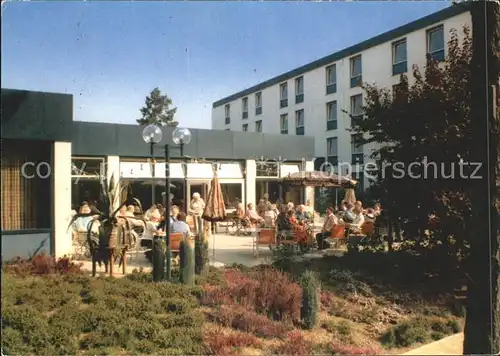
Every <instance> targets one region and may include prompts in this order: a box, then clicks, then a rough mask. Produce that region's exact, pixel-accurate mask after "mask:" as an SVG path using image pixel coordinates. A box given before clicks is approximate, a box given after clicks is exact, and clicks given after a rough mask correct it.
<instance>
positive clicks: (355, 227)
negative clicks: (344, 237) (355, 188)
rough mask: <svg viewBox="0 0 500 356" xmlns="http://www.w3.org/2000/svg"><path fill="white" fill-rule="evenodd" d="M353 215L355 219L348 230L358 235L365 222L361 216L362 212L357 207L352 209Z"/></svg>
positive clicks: (362, 215)
mask: <svg viewBox="0 0 500 356" xmlns="http://www.w3.org/2000/svg"><path fill="white" fill-rule="evenodd" d="M353 213H354V215H355V217H354V220H353V221H352V223H350V224H349V230H350V231H351V232H354V233H360V232H361V226H362V225H363V223H364V222H365V216H364V214H363V210H362V209H361V208H360V207H359V206H357V207H356V208H354V210H353Z"/></svg>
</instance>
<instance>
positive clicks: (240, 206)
mask: <svg viewBox="0 0 500 356" xmlns="http://www.w3.org/2000/svg"><path fill="white" fill-rule="evenodd" d="M236 216H237V217H238V219H240V220H243V219H244V218H245V209H243V203H238V205H237V207H236Z"/></svg>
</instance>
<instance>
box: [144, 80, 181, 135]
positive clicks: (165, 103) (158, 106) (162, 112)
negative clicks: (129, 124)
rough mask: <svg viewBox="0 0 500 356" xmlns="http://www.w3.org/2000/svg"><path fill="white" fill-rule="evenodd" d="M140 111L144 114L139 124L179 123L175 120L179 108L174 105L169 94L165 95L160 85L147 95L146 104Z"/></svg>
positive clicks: (173, 124)
mask: <svg viewBox="0 0 500 356" xmlns="http://www.w3.org/2000/svg"><path fill="white" fill-rule="evenodd" d="M139 111H140V112H141V115H142V117H141V118H140V119H138V120H137V123H138V124H139V125H149V124H155V125H158V126H165V125H168V126H173V127H176V126H177V125H178V122H177V121H174V115H175V113H176V111H177V108H174V107H172V99H170V98H169V97H168V95H163V94H162V93H161V90H160V88H158V87H156V88H154V89H153V90H152V91H151V93H150V94H149V96H147V97H146V101H145V105H144V106H143V107H142V108H141V109H140V110H139Z"/></svg>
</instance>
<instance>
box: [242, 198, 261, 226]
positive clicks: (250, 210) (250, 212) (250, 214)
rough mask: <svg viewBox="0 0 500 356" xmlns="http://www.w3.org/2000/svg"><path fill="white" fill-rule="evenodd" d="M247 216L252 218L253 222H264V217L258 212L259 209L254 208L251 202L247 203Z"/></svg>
mask: <svg viewBox="0 0 500 356" xmlns="http://www.w3.org/2000/svg"><path fill="white" fill-rule="evenodd" d="M246 216H247V218H248V219H250V222H251V223H252V224H255V223H258V224H261V223H263V222H264V218H263V217H262V216H260V215H259V214H257V211H256V210H255V209H254V207H253V204H252V203H249V204H248V205H247V213H246Z"/></svg>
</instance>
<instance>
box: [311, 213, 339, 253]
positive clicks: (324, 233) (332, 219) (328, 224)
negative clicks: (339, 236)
mask: <svg viewBox="0 0 500 356" xmlns="http://www.w3.org/2000/svg"><path fill="white" fill-rule="evenodd" d="M337 223H338V221H337V217H336V216H335V214H334V213H333V208H327V209H326V219H325V223H324V224H323V228H322V229H321V232H320V233H319V234H317V235H316V241H317V242H318V250H324V249H325V248H329V247H330V244H329V243H328V242H326V241H325V240H326V239H327V238H329V237H330V236H331V235H332V229H333V227H334V226H335V225H336V224H337Z"/></svg>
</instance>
